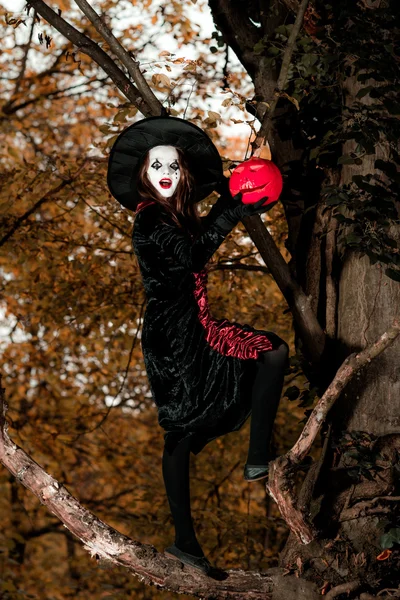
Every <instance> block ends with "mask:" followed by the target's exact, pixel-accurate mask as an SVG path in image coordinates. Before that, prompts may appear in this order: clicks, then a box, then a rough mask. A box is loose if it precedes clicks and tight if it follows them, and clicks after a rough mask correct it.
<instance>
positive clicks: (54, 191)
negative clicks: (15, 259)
mask: <svg viewBox="0 0 400 600" xmlns="http://www.w3.org/2000/svg"><path fill="white" fill-rule="evenodd" d="M85 165H86V160H85V161H84V162H83V164H82V165H81V166H80V167H79V169H78V170H77V171H75V173H74V174H73V175H71V177H68V179H64V180H63V181H62V182H61V183H60V184H59V185H58V186H57V187H55V188H53V189H52V190H49V191H48V192H46V194H45V195H44V196H42V197H41V198H40V199H39V200H38V201H37V202H35V204H34V205H33V206H31V208H30V209H29V210H27V211H26V212H25V213H24V214H23V215H21V216H20V217H18V219H17V220H16V221H15V223H14V225H13V226H12V227H11V229H10V230H9V231H8V232H7V233H6V234H5V235H4V236H3V237H2V238H1V239H0V247H1V246H4V244H5V243H6V242H7V241H8V240H9V239H10V237H11V236H13V235H14V233H15V232H16V231H17V230H18V229H19V228H20V227H21V225H22V223H24V221H26V220H27V219H29V217H30V216H31V215H32V214H33V213H34V212H36V211H37V210H38V209H39V208H40V207H41V206H42V204H44V203H45V202H47V201H48V200H50V199H51V198H53V196H54V195H55V194H57V193H58V192H60V191H61V190H62V189H64V188H65V187H66V186H67V185H70V183H72V182H73V181H75V179H77V178H78V177H79V175H80V174H81V173H82V170H83V168H84V167H85Z"/></svg>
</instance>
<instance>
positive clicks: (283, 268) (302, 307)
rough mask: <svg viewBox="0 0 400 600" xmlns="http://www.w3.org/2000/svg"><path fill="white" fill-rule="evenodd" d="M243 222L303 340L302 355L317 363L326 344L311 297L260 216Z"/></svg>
mask: <svg viewBox="0 0 400 600" xmlns="http://www.w3.org/2000/svg"><path fill="white" fill-rule="evenodd" d="M243 223H244V226H245V227H246V230H247V232H248V234H249V236H250V237H251V239H252V240H253V242H254V244H255V245H256V247H257V249H258V251H259V252H260V254H261V256H262V258H263V260H264V262H265V264H266V265H267V268H268V269H269V271H270V272H271V275H272V277H273V278H274V279H275V281H276V283H277V284H278V286H279V289H280V290H281V292H282V294H283V295H284V297H285V299H286V301H287V303H288V305H289V307H290V309H291V311H292V314H293V318H294V320H295V322H296V325H297V328H298V333H299V335H300V337H301V340H302V342H303V351H304V354H305V355H306V356H307V357H308V358H309V359H310V360H311V361H312V362H313V363H315V364H317V363H318V362H319V361H320V359H321V356H322V352H323V350H324V347H325V334H324V332H323V331H322V328H321V326H320V324H319V323H318V320H317V317H316V316H315V314H314V312H313V310H312V308H311V303H310V299H309V298H308V297H307V296H306V295H305V293H304V292H303V290H302V288H301V286H300V285H299V284H298V283H297V281H296V280H295V279H294V278H293V277H292V275H291V273H290V270H289V267H288V265H287V264H286V262H285V260H284V258H283V256H282V255H281V253H280V252H279V249H278V247H277V246H276V244H275V242H274V240H273V238H272V236H271V234H270V233H269V232H268V230H267V228H266V227H265V225H264V223H263V222H262V220H261V219H260V217H259V216H254V217H246V218H245V219H243Z"/></svg>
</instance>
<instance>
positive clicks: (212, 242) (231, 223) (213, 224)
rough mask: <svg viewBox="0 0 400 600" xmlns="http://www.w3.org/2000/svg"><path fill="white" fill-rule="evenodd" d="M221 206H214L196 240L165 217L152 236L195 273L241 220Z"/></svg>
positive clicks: (163, 249)
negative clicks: (205, 226)
mask: <svg viewBox="0 0 400 600" xmlns="http://www.w3.org/2000/svg"><path fill="white" fill-rule="evenodd" d="M221 208H222V207H221V205H219V206H218V210H217V209H215V210H214V214H213V215H211V218H210V221H209V226H208V227H207V228H206V229H205V231H204V232H203V233H201V234H200V235H199V237H198V238H197V239H195V240H194V241H192V240H191V239H190V237H189V235H188V234H187V233H185V231H183V230H181V229H180V228H179V227H177V226H176V225H175V224H172V223H171V224H170V223H165V222H161V221H158V222H157V223H156V224H155V226H154V229H153V231H152V232H151V233H150V236H149V237H150V239H151V240H152V241H154V242H156V244H157V245H158V246H160V248H161V249H162V251H163V252H165V254H166V255H167V256H169V257H171V258H173V259H174V261H175V262H176V263H179V264H181V265H182V266H184V267H186V268H187V269H188V270H190V271H191V272H193V273H198V272H199V271H201V270H202V269H203V268H204V266H205V265H206V263H207V262H208V261H209V260H210V258H211V257H212V255H213V254H214V252H215V251H216V250H217V249H218V248H219V247H220V245H221V244H222V242H223V241H224V239H225V238H226V236H227V235H228V234H229V233H230V231H232V229H233V228H234V227H235V225H237V223H238V222H239V219H238V218H237V217H236V216H232V215H231V213H230V211H229V210H222V212H221ZM211 211H212V209H211ZM211 211H210V212H211ZM217 215H218V216H217ZM206 218H207V217H206Z"/></svg>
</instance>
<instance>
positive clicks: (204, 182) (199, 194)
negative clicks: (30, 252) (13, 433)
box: [108, 117, 287, 574]
mask: <svg viewBox="0 0 400 600" xmlns="http://www.w3.org/2000/svg"><path fill="white" fill-rule="evenodd" d="M158 146H172V147H175V148H179V149H180V150H181V151H183V152H184V155H185V158H186V160H187V163H188V166H189V169H190V172H191V174H192V176H193V179H194V182H195V192H194V195H193V197H192V198H191V200H192V202H198V201H200V200H202V199H204V198H205V197H207V196H208V195H209V194H210V193H211V192H212V191H213V190H215V189H221V187H223V183H222V182H223V181H224V177H223V174H222V164H221V159H220V156H219V154H218V151H217V149H216V148H215V146H214V144H213V143H212V141H211V140H210V139H209V137H208V136H207V135H206V134H205V133H204V132H203V131H202V130H201V129H200V128H198V127H197V126H195V125H193V124H192V123H189V122H187V121H184V120H182V119H178V118H173V117H154V118H148V119H144V120H142V121H139V122H137V123H135V124H134V125H132V126H130V127H128V128H127V129H126V130H125V131H123V132H122V134H121V135H120V136H119V137H118V139H117V140H116V142H115V144H114V146H113V148H112V151H111V155H110V162H109V171H108V185H109V187H110V190H111V192H112V194H113V195H114V197H115V198H116V199H117V200H118V201H119V202H120V203H121V204H122V205H123V206H125V207H127V208H129V209H131V210H134V211H136V218H135V222H134V228H133V248H134V251H135V254H136V257H137V260H138V263H139V267H140V271H141V275H142V278H143V284H144V289H145V293H146V298H147V306H146V311H145V315H144V322H143V329H142V338H141V342H142V350H143V356H144V360H145V366H146V371H147V375H148V379H149V383H150V387H151V391H152V395H153V398H154V402H155V404H156V406H157V409H158V419H159V423H160V425H161V427H162V428H163V429H164V430H165V451H164V458H163V461H164V462H163V472H164V480H165V483H166V488H167V494H168V499H169V502H170V506H171V511H172V514H173V517H174V522H175V527H176V531H177V538H176V541H175V545H174V546H172V547H171V548H170V549H169V550H170V552H169V554H170V555H174V556H175V557H178V558H180V560H182V561H183V562H185V563H186V564H191V566H194V567H195V568H198V569H200V570H202V571H203V572H205V573H207V574H209V573H210V566H209V563H208V561H207V560H206V559H205V558H204V555H203V554H202V551H201V549H200V547H199V545H198V543H197V540H195V537H193V536H194V533H193V529H191V522H190V519H191V517H190V497H188V484H187V486H186V488H187V489H186V491H185V492H182V489H183V487H184V484H183V483H182V481H180V480H179V476H178V475H177V471H184V470H188V454H189V452H193V453H195V454H197V453H198V452H200V451H201V450H202V448H204V446H205V445H206V444H207V443H208V442H209V441H211V440H213V439H215V438H217V437H218V436H221V435H223V434H225V433H228V432H232V431H236V430H238V429H239V428H240V427H241V426H242V425H243V423H244V422H245V421H246V419H247V418H248V416H249V415H250V413H251V412H252V411H253V417H252V426H251V440H250V450H249V456H248V460H247V464H246V467H245V479H246V480H248V481H253V480H257V479H260V478H262V477H266V476H267V474H268V459H269V458H270V455H269V452H270V449H269V439H268V438H270V437H271V431H272V424H273V421H274V418H275V414H276V409H277V405H278V402H279V397H280V393H281V389H282V383H283V372H284V366H285V364H286V360H287V345H286V344H285V342H284V341H283V340H281V339H280V338H279V337H278V336H277V335H276V334H274V333H272V332H268V331H262V330H256V329H254V328H252V327H250V326H248V325H239V324H237V323H232V322H229V321H227V320H226V319H219V320H217V319H215V318H213V316H212V315H211V313H210V310H209V306H208V300H207V271H206V265H207V262H208V261H209V259H210V258H211V257H212V255H213V254H214V253H215V251H216V250H217V249H218V248H219V246H220V245H221V244H222V242H223V241H224V239H225V238H226V236H227V235H228V234H229V232H230V231H231V230H232V229H233V228H234V227H235V225H236V224H237V223H238V222H239V220H240V219H241V218H243V216H247V215H251V214H260V213H261V212H263V209H262V208H260V203H258V204H257V205H244V204H241V203H240V202H239V203H235V202H233V201H232V198H230V197H229V193H227V192H225V193H222V194H221V196H220V197H219V199H218V200H217V202H216V203H215V204H214V206H213V208H212V209H211V210H210V212H209V214H208V215H207V216H206V217H203V218H202V230H201V232H199V234H198V235H197V236H196V237H195V238H193V236H191V235H190V234H189V233H188V232H187V231H185V229H184V228H182V227H179V226H178V225H177V224H176V222H175V221H174V220H173V218H172V216H171V214H170V213H169V212H168V211H167V210H166V208H164V206H162V205H161V204H160V203H159V202H157V200H156V198H155V199H154V201H152V200H148V199H147V200H146V201H143V199H142V198H140V197H139V196H138V192H137V189H136V181H137V177H138V172H139V169H140V166H141V165H142V163H143V161H144V159H145V156H146V154H147V153H148V151H149V150H150V149H151V148H155V147H158ZM264 210H265V209H264ZM274 361H275V362H274ZM266 390H268V391H267V396H268V395H269V396H270V397H272V396H273V398H272V399H270V400H269V399H268V398H266V397H265V396H266ZM254 411H258V413H257V415H254ZM254 417H256V418H254ZM260 420H261V421H263V422H264V425H263V427H261V428H260V425H259V421H260ZM183 448H185V449H186V450H185V451H183V450H182V449H183ZM185 452H186V453H185ZM179 453H180V454H179ZM182 453H183V454H182ZM183 455H184V458H182V456H183ZM174 456H176V457H177V458H175V459H174V458H173V457H174ZM179 457H180V458H179ZM173 460H175V462H174V463H173V462H171V461H173ZM168 461H169V462H168ZM177 477H178V479H177V480H176V481H171V478H172V479H173V478H177ZM185 485H186V484H185ZM182 494H183V496H182ZM185 502H186V505H188V506H189V517H188V518H187V522H186V525H185V526H184V527H183V526H182V523H178V521H179V519H181V517H180V516H177V505H180V506H179V511H178V512H182V510H181V509H182V506H183V504H184V503H185ZM185 528H186V530H190V531H189V538H190V539H191V540H192V541H190V539H189V540H188V539H186V538H185V535H184V534H182V530H183V529H185ZM178 529H180V535H179V531H178ZM187 557H189V558H187ZM196 561H197V562H196ZM198 561H200V563H199V562H198ZM204 561H205V562H204Z"/></svg>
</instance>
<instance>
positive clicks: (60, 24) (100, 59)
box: [29, 0, 161, 117]
mask: <svg viewBox="0 0 400 600" xmlns="http://www.w3.org/2000/svg"><path fill="white" fill-rule="evenodd" d="M29 4H30V6H32V7H33V8H34V9H35V10H36V11H37V13H38V14H39V15H41V16H42V17H43V18H44V19H46V21H47V22H48V23H49V24H50V25H52V26H53V27H54V28H55V29H57V31H59V32H60V33H61V34H62V35H64V36H65V37H66V38H67V39H68V40H69V41H70V42H72V43H73V44H74V46H76V47H77V48H79V50H80V51H81V52H83V53H84V54H87V55H88V56H90V58H92V59H93V60H94V61H95V62H96V63H97V64H98V65H99V67H101V68H102V69H103V71H105V73H107V75H108V76H109V77H111V79H112V80H113V82H114V83H115V85H116V86H117V88H118V89H119V90H120V91H121V92H122V93H123V94H124V96H126V98H128V100H129V101H130V102H132V104H134V105H135V106H136V107H137V108H138V110H139V111H140V112H141V113H142V114H143V115H144V116H145V117H151V116H157V115H158V114H160V112H161V111H159V112H155V111H154V109H152V107H151V106H149V105H148V104H147V102H146V101H145V99H144V98H143V95H142V94H141V93H140V92H139V90H138V89H137V88H136V87H135V85H134V84H133V83H132V82H131V81H130V80H129V79H128V77H126V75H125V74H124V73H123V71H122V70H121V69H120V68H119V67H118V66H117V65H116V64H115V62H114V61H113V60H112V58H110V57H109V56H108V54H107V53H106V52H104V50H102V49H101V48H100V47H99V46H98V45H97V44H96V43H95V42H93V40H91V39H90V38H88V37H87V36H86V35H84V34H83V33H81V32H80V31H78V30H77V29H76V28H75V27H73V26H72V25H70V24H69V23H67V21H65V19H63V18H62V17H61V16H60V15H58V14H57V13H56V12H54V10H52V9H51V8H50V7H49V6H47V4H45V2H44V1H43V0H30V1H29Z"/></svg>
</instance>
